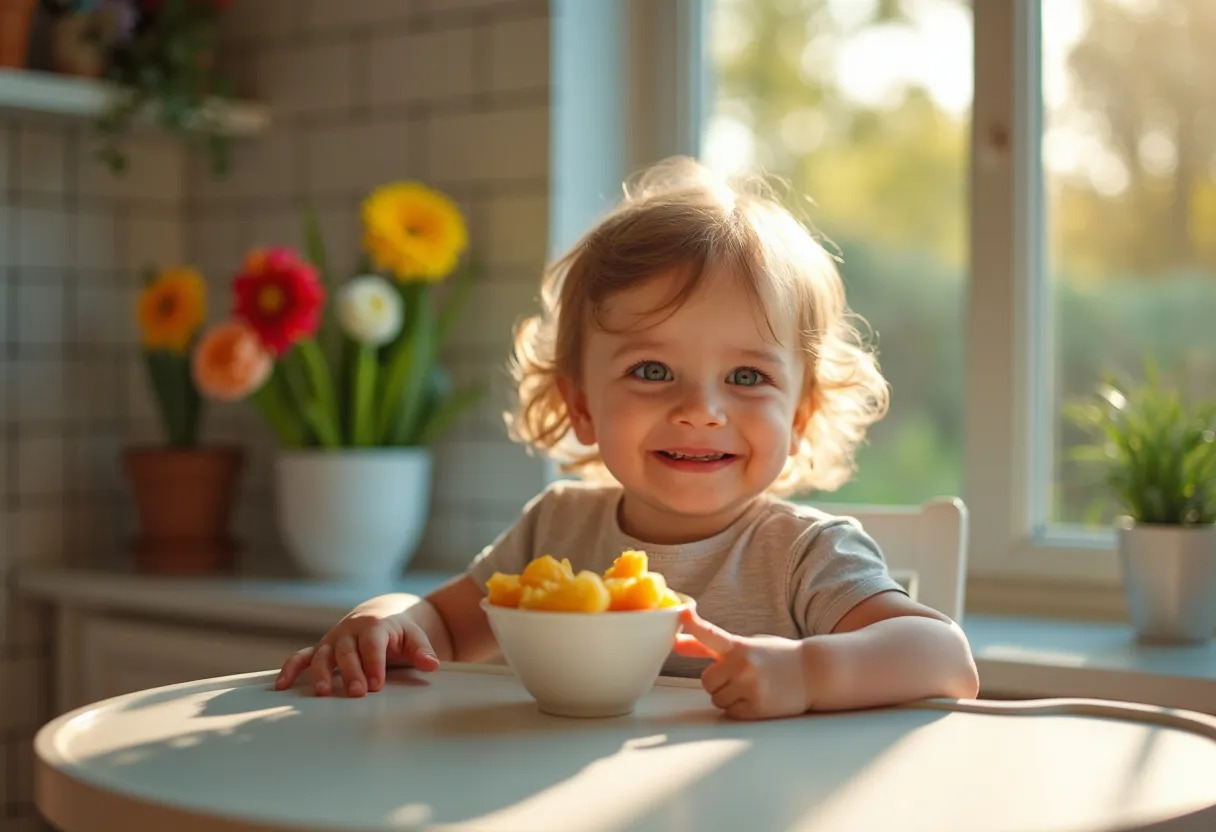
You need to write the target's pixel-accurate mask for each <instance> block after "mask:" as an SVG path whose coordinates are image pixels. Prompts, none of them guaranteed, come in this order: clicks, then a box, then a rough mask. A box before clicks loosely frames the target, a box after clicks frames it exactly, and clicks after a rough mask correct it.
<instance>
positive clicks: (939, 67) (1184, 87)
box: [701, 0, 1216, 584]
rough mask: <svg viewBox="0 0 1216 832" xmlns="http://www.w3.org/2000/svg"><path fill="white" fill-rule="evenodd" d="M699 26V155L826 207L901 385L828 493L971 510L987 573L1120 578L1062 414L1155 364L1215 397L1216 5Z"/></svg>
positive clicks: (1110, 3) (956, 4) (1081, 6)
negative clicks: (1115, 375)
mask: <svg viewBox="0 0 1216 832" xmlns="http://www.w3.org/2000/svg"><path fill="white" fill-rule="evenodd" d="M707 19H708V23H709V25H708V26H706V27H705V31H706V38H707V44H708V48H707V49H706V50H705V54H706V60H707V62H708V64H709V70H710V75H711V77H712V78H713V81H712V82H711V83H709V84H708V85H707V90H708V91H707V92H706V93H705V95H704V101H705V105H704V107H703V108H702V109H703V111H704V113H705V125H704V132H703V134H702V146H701V156H702V158H703V159H704V160H706V161H707V162H708V163H710V164H711V165H713V166H715V167H718V168H720V169H730V168H733V167H738V166H743V165H749V164H753V163H759V164H760V165H763V166H764V167H765V168H767V169H768V170H770V171H771V172H774V173H776V174H779V175H780V176H782V177H785V178H786V179H788V180H790V181H791V182H792V184H793V190H794V192H795V193H805V194H807V195H809V196H810V197H811V198H814V199H817V200H818V201H819V202H818V204H817V205H814V206H812V207H811V209H810V212H809V218H810V219H811V221H812V222H813V224H814V225H815V226H816V227H817V228H818V229H819V230H821V231H822V232H823V234H824V235H825V236H826V237H828V238H830V239H831V240H833V241H834V242H835V243H836V244H837V245H838V246H839V249H840V253H841V254H842V258H843V259H842V263H841V271H842V273H843V274H844V276H845V279H846V284H847V287H848V291H849V296H850V301H851V304H852V306H853V308H854V309H855V310H856V311H858V312H859V313H860V314H862V315H863V316H864V317H866V318H867V319H868V320H869V321H870V323H871V324H872V326H873V328H874V330H875V332H876V334H877V342H878V347H879V354H880V360H881V361H882V363H883V368H884V371H885V372H886V374H887V375H888V378H889V379H890V381H891V383H892V387H893V398H892V410H891V414H890V416H889V417H888V418H887V419H886V420H885V421H884V422H883V423H881V424H880V425H878V426H876V428H875V429H874V431H873V433H872V437H871V443H870V445H869V446H868V447H867V448H865V449H864V450H863V451H862V452H861V453H860V454H859V468H860V470H859V476H858V477H857V479H856V480H855V482H854V483H852V484H850V485H849V486H847V487H846V489H844V490H842V491H841V492H839V494H838V495H834V496H833V498H832V499H840V500H847V501H850V502H853V501H865V502H869V501H875V502H903V503H907V502H918V501H920V500H922V499H924V498H926V497H928V496H932V495H934V494H939V493H944V492H951V493H959V494H962V495H963V496H964V498H965V499H966V501H967V503H968V506H969V508H970V511H971V519H972V530H973V533H972V541H971V542H972V546H971V564H972V567H973V571H974V572H978V573H983V574H986V575H988V576H993V577H1022V578H1033V579H1040V578H1044V577H1046V578H1051V579H1058V580H1065V581H1074V582H1075V581H1077V580H1083V581H1088V582H1099V583H1107V584H1110V583H1113V582H1114V580H1115V578H1116V569H1115V564H1114V558H1113V557H1111V550H1112V548H1113V538H1112V536H1111V535H1110V533H1109V532H1104V531H1103V530H1102V527H1101V526H1100V525H1097V526H1096V525H1093V524H1092V523H1091V525H1088V526H1085V525H1082V521H1084V520H1086V519H1087V511H1088V509H1089V507H1090V505H1091V503H1092V497H1093V495H1094V493H1095V492H1094V486H1093V484H1092V482H1091V481H1090V480H1089V479H1088V478H1086V477H1084V476H1083V475H1082V473H1081V472H1079V471H1078V470H1077V469H1076V468H1075V466H1074V465H1073V464H1072V463H1071V462H1070V461H1069V460H1068V452H1069V449H1070V448H1071V447H1072V446H1073V445H1074V444H1075V443H1077V442H1078V441H1079V439H1080V437H1078V436H1077V435H1076V434H1075V432H1073V431H1072V430H1071V429H1070V428H1069V427H1068V426H1067V425H1066V424H1065V423H1064V421H1063V419H1062V418H1061V415H1060V414H1061V411H1062V406H1063V405H1064V403H1065V402H1067V401H1069V400H1070V399H1072V398H1073V397H1076V396H1079V395H1083V394H1085V393H1086V392H1088V391H1091V390H1092V389H1093V388H1094V386H1095V385H1096V384H1097V382H1098V381H1099V380H1100V378H1101V376H1102V374H1103V373H1104V372H1107V371H1116V372H1123V373H1131V374H1133V375H1134V376H1139V374H1140V371H1141V369H1142V367H1143V363H1144V361H1145V359H1146V358H1149V357H1152V358H1153V359H1155V361H1156V363H1157V364H1158V365H1159V367H1160V368H1161V369H1162V370H1163V372H1165V373H1166V374H1171V375H1173V376H1174V377H1175V378H1177V379H1178V380H1179V381H1181V382H1182V383H1183V385H1184V387H1186V388H1187V389H1188V390H1189V391H1190V392H1192V393H1194V394H1197V395H1203V396H1207V397H1214V396H1216V326H1214V325H1213V315H1216V312H1214V311H1213V310H1216V86H1214V85H1213V84H1211V83H1209V81H1208V80H1207V79H1209V78H1210V77H1212V76H1213V70H1216V58H1212V57H1210V55H1211V54H1212V53H1211V52H1210V50H1209V49H1207V48H1205V47H1206V45H1207V44H1209V43H1210V41H1211V39H1212V36H1213V35H1216V4H1212V3H1211V2H1209V0H1051V2H1050V3H1047V2H1042V3H1041V4H1034V3H969V2H966V1H965V0H870V2H865V0H751V2H746V1H745V0H709V1H708V3H707ZM973 54H974V55H976V56H978V59H977V60H973V58H972V55H973ZM973 89H974V94H973V93H972V90H973ZM1103 519H1108V518H1103Z"/></svg>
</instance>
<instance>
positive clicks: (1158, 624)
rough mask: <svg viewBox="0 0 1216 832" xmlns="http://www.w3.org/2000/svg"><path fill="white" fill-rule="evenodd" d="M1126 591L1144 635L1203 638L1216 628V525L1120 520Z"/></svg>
mask: <svg viewBox="0 0 1216 832" xmlns="http://www.w3.org/2000/svg"><path fill="white" fill-rule="evenodd" d="M1118 534H1119V561H1120V564H1121V566H1122V569H1123V595H1124V598H1125V600H1126V601H1127V612H1128V616H1129V618H1130V619H1131V623H1132V627H1133V628H1134V629H1135V630H1136V634H1137V635H1138V636H1139V638H1140V639H1142V640H1144V641H1161V642H1176V643H1191V642H1204V641H1207V640H1208V639H1210V638H1211V637H1212V632H1213V630H1216V526H1161V525H1136V524H1135V523H1133V522H1131V521H1130V520H1126V519H1125V520H1124V521H1122V522H1121V523H1120V525H1119V530H1118Z"/></svg>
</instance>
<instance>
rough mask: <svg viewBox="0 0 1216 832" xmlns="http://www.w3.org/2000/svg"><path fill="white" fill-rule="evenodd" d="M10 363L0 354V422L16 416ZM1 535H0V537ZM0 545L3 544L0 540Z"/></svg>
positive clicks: (0, 479) (0, 480)
mask: <svg viewBox="0 0 1216 832" xmlns="http://www.w3.org/2000/svg"><path fill="white" fill-rule="evenodd" d="M11 367H12V365H11V364H10V363H9V362H8V359H7V358H6V357H4V356H0V423H3V422H7V421H8V420H9V418H10V417H12V418H16V416H17V408H16V407H14V406H13V398H14V397H13V395H12V391H11V390H10V388H9V382H8V380H9V378H10V377H13V378H15V377H16V372H15V371H13V370H12V369H10V368H11ZM4 476H5V474H4V469H3V468H0V493H3V491H4ZM2 536H3V535H0V537H2ZM0 545H3V543H2V542H0Z"/></svg>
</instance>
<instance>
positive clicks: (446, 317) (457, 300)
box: [436, 261, 481, 346]
mask: <svg viewBox="0 0 1216 832" xmlns="http://www.w3.org/2000/svg"><path fill="white" fill-rule="evenodd" d="M480 277H481V264H480V263H477V262H474V261H469V262H467V263H466V264H465V267H464V268H463V269H462V270H461V271H460V272H459V273H457V274H456V275H455V276H454V277H453V278H452V279H451V282H450V285H449V287H448V292H447V295H446V296H445V297H444V299H443V304H442V306H441V307H440V309H439V323H438V325H437V326H436V337H437V340H438V343H439V344H440V346H442V345H443V344H446V343H447V339H448V336H449V335H450V334H451V332H452V328H453V327H454V326H455V325H456V319H457V318H458V317H459V316H460V312H461V310H462V309H463V308H464V305H465V302H466V301H467V300H468V297H469V292H470V291H472V289H473V284H474V283H476V282H477V281H478V280H479V279H480Z"/></svg>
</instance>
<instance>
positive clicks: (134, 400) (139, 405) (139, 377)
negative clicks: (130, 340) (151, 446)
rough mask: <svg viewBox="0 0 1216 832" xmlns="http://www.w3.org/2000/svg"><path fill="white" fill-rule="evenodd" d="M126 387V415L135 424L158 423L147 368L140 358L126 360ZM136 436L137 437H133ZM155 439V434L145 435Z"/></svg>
mask: <svg viewBox="0 0 1216 832" xmlns="http://www.w3.org/2000/svg"><path fill="white" fill-rule="evenodd" d="M123 386H124V387H125V388H126V409H127V417H128V418H129V419H131V420H133V421H134V422H136V424H137V425H144V424H150V425H157V426H159V424H160V411H159V410H158V409H157V405H156V399H155V397H154V395H153V392H152V383H151V381H149V379H148V369H147V367H145V366H144V362H143V360H142V359H136V358H132V359H131V360H130V361H128V362H126V378H125V379H124V380H123ZM133 438H138V437H133ZM146 438H148V439H155V438H156V437H155V436H149V437H146Z"/></svg>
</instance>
